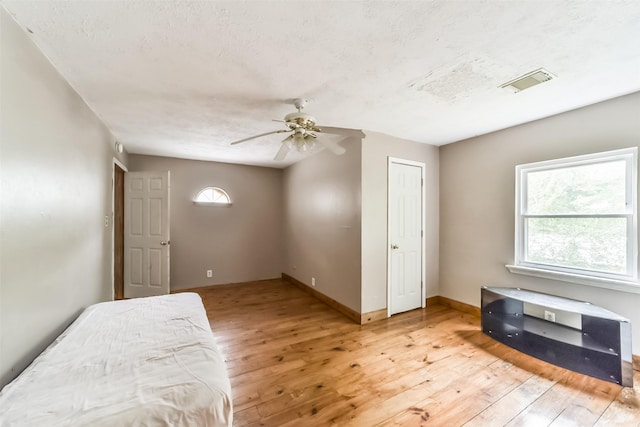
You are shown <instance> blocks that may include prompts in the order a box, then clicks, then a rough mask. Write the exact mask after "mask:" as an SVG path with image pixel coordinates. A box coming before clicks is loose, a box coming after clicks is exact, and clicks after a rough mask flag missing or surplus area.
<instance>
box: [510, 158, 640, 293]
mask: <svg viewBox="0 0 640 427" xmlns="http://www.w3.org/2000/svg"><path fill="white" fill-rule="evenodd" d="M637 151H638V150H637V147H632V148H625V149H621V150H613V151H607V152H601V153H593V154H587V155H581V156H574V157H566V158H561V159H554V160H547V161H542V162H536V163H528V164H522V165H517V166H516V188H515V190H516V192H515V193H516V194H515V248H514V249H515V250H514V265H508V266H507V268H508V269H509V270H510V271H511V272H512V273H520V274H526V275H533V276H537V277H544V278H550V279H556V280H563V281H569V282H574V283H581V284H587V285H594V286H601V287H607V288H612V287H613V288H615V289H621V290H627V291H631V292H635V293H640V286H638V285H639V284H638V283H637V282H638V229H637V209H638V206H637ZM619 160H623V161H625V194H626V197H625V199H626V201H625V204H626V209H625V212H624V213H619V212H618V213H600V214H593V213H585V214H580V213H576V214H529V213H527V206H526V203H527V190H528V187H527V178H528V174H529V173H530V172H540V171H545V170H553V169H563V168H568V167H575V166H581V165H588V164H598V163H606V162H611V161H619ZM563 217H564V218H626V220H627V221H626V222H627V226H626V230H627V247H626V259H627V265H626V272H625V273H624V274H622V273H611V272H603V271H597V270H590V269H581V268H573V267H565V266H558V265H553V264H546V263H539V262H531V261H528V260H527V258H526V256H527V254H526V247H527V237H528V236H527V226H526V222H527V221H526V220H527V219H528V218H563Z"/></svg>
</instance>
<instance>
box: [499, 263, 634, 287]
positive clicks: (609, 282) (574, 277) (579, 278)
mask: <svg viewBox="0 0 640 427" xmlns="http://www.w3.org/2000/svg"><path fill="white" fill-rule="evenodd" d="M505 267H507V269H508V270H509V271H510V272H511V273H515V274H523V275H525V276H533V277H540V278H543V279H551V280H560V281H562V282H571V283H579V284H581V285H587V286H595V287H598V288H605V289H613V290H616V291H621V292H629V293H632V294H640V283H637V282H628V281H624V280H616V279H605V278H599V277H591V276H583V275H580V274H572V273H563V272H559V271H550V270H542V269H540V268H532V267H523V266H520V265H506V266H505Z"/></svg>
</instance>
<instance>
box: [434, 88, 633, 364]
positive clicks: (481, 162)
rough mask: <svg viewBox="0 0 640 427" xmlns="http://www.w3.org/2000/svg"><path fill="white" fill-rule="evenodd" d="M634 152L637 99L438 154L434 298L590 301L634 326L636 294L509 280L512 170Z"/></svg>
mask: <svg viewBox="0 0 640 427" xmlns="http://www.w3.org/2000/svg"><path fill="white" fill-rule="evenodd" d="M638 145H640V93H635V94H631V95H627V96H623V97H620V98H616V99H613V100H610V101H605V102H601V103H599V104H595V105H592V106H589V107H585V108H582V109H579V110H574V111H571V112H568V113H564V114H560V115H557V116H553V117H549V118H546V119H542V120H538V121H536V122H532V123H528V124H525V125H521V126H517V127H513V128H510V129H506V130H503V131H500V132H495V133H492V134H489V135H484V136H480V137H477V138H472V139H469V140H466V141H462V142H457V143H454V144H450V145H446V146H444V147H441V148H440V207H441V210H440V225H441V227H440V293H441V295H443V296H445V297H448V298H452V299H455V300H458V301H462V302H465V303H468V304H473V305H476V306H479V305H480V286H482V285H499V286H520V287H525V288H529V289H533V290H539V291H543V292H548V293H553V294H557V295H562V296H566V297H571V298H576V299H580V300H586V301H591V302H593V303H596V304H599V305H601V306H603V307H606V308H608V309H610V310H612V311H615V312H617V313H619V314H621V315H623V316H625V317H628V318H630V319H631V321H632V325H633V353H634V354H640V310H639V309H638V307H640V295H639V294H633V293H627V292H619V291H612V290H607V289H601V288H596V287H590V286H585V285H577V284H571V283H566V282H560V281H553V280H545V279H538V278H533V277H527V276H522V275H517V274H511V273H509V272H508V271H507V269H506V268H505V264H510V263H512V262H513V250H514V248H513V247H514V205H515V201H514V197H515V196H514V194H515V166H516V165H517V164H522V163H529V162H536V161H540V160H548V159H554V158H560V157H566V156H573V155H579V154H587V153H593V152H600V151H606V150H613V149H618V148H624V147H635V146H638Z"/></svg>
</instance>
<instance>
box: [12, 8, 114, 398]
mask: <svg viewBox="0 0 640 427" xmlns="http://www.w3.org/2000/svg"><path fill="white" fill-rule="evenodd" d="M0 20H1V22H0V28H1V29H0V31H1V33H0V43H1V45H0V51H1V52H2V58H1V61H0V63H1V65H0V67H1V69H0V75H1V77H0V92H1V93H2V100H1V104H0V108H1V110H0V111H1V115H2V119H1V122H2V128H1V133H0V150H1V153H0V162H1V163H0V182H1V186H2V187H1V188H0V190H1V206H0V386H2V385H4V384H5V383H7V382H8V381H9V380H11V379H12V378H13V377H14V376H16V375H17V374H18V373H20V371H21V370H22V369H24V368H25V367H26V366H27V365H28V364H29V363H30V362H31V360H32V359H33V358H34V357H35V356H36V355H37V354H39V353H40V352H41V351H42V350H43V349H44V348H45V347H46V346H47V345H49V343H51V341H52V340H53V339H54V338H55V337H56V336H57V335H58V334H59V333H60V332H62V330H63V329H64V328H65V327H66V326H67V325H68V324H69V323H70V322H71V321H72V320H74V318H75V317H76V316H77V315H78V313H79V312H80V311H81V310H82V309H83V308H84V307H86V306H87V305H90V304H93V303H96V302H99V301H105V300H109V299H111V298H112V296H113V286H112V253H113V251H112V246H111V245H112V243H111V242H112V228H111V223H110V224H109V226H108V227H105V226H104V217H105V216H109V217H111V211H112V187H111V177H112V171H113V157H114V156H116V153H114V149H113V148H114V145H115V141H114V139H113V137H112V136H111V134H110V132H109V131H108V130H107V129H106V128H105V126H103V124H102V123H101V122H100V120H99V119H98V118H97V117H96V116H95V115H94V114H93V112H92V111H91V110H90V109H89V108H88V107H87V105H86V104H85V103H84V101H83V100H82V99H81V98H80V97H79V96H78V95H77V94H76V92H75V91H74V90H73V89H72V88H71V87H70V86H69V84H68V83H67V82H66V81H65V80H64V79H63V78H62V77H61V76H60V75H59V74H58V73H57V71H56V70H55V69H54V68H53V67H52V65H51V64H50V62H49V61H48V60H47V58H45V57H44V56H43V55H42V53H41V52H40V51H39V50H38V49H37V48H36V47H35V46H34V45H33V43H32V42H31V40H30V39H29V37H28V36H27V33H26V32H25V31H24V30H23V29H21V28H20V27H19V26H18V25H17V24H16V23H15V22H14V21H13V19H12V18H11V17H10V16H9V15H8V14H7V13H6V11H4V9H2V8H0ZM120 160H121V161H122V162H124V163H126V158H125V157H124V156H120Z"/></svg>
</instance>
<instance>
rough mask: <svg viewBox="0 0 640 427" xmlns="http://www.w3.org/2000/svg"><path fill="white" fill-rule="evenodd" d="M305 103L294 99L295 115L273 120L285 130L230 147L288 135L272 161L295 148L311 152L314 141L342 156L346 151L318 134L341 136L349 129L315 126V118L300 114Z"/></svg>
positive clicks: (303, 100)
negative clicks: (281, 124) (281, 123)
mask: <svg viewBox="0 0 640 427" xmlns="http://www.w3.org/2000/svg"><path fill="white" fill-rule="evenodd" d="M307 102H308V101H307V100H306V99H303V98H296V99H294V100H293V105H294V106H295V107H296V109H297V110H298V111H297V112H296V113H289V114H287V115H286V116H284V120H274V121H276V122H283V123H284V124H285V126H286V127H287V129H279V130H274V131H271V132H265V133H261V134H259V135H254V136H250V137H249V138H244V139H241V140H238V141H234V142H232V143H231V145H236V144H240V143H243V142H247V141H250V140H252V139H256V138H261V137H263V136H267V135H272V134H275V133H290V135H289V136H287V137H286V138H285V139H283V140H282V143H281V144H282V145H281V146H280V150H278V152H277V153H276V155H275V157H274V158H273V160H275V161H282V160H284V159H285V157H287V153H289V150H291V149H292V148H295V149H297V150H298V151H308V150H312V149H313V148H314V147H315V145H316V141H317V142H318V144H320V145H322V146H324V147H326V148H327V149H328V150H329V151H331V152H332V153H334V154H338V155H340V154H344V153H345V151H346V150H345V149H344V148H343V147H341V146H340V145H338V143H336V142H334V141H329V140H326V139H323V138H318V134H320V133H329V134H335V135H342V134H345V133H348V132H349V129H342V128H335V127H326V126H321V127H319V126H316V119H315V117H313V116H312V115H310V114H307V113H303V112H302V109H303V108H304V107H305V106H306V105H307Z"/></svg>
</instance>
